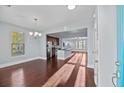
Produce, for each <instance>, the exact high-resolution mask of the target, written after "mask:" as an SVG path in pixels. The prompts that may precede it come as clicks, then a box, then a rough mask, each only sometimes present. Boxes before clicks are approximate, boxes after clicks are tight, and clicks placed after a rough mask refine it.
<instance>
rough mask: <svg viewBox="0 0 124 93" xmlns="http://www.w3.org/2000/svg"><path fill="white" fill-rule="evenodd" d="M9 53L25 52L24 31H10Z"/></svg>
mask: <svg viewBox="0 0 124 93" xmlns="http://www.w3.org/2000/svg"><path fill="white" fill-rule="evenodd" d="M11 37H12V41H11V42H12V43H11V55H12V56H19V55H24V54H25V44H24V33H23V32H12V33H11Z"/></svg>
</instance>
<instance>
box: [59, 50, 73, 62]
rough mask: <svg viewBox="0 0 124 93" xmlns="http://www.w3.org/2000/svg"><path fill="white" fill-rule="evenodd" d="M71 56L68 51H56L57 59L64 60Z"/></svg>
mask: <svg viewBox="0 0 124 93" xmlns="http://www.w3.org/2000/svg"><path fill="white" fill-rule="evenodd" d="M72 55H73V53H72V51H71V50H69V49H58V50H57V59H60V60H65V59H67V58H69V57H71V56H72Z"/></svg>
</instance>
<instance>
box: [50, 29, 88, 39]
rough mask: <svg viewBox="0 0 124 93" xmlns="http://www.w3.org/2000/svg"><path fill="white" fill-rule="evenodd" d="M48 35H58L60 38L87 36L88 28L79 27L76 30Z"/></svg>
mask: <svg viewBox="0 0 124 93" xmlns="http://www.w3.org/2000/svg"><path fill="white" fill-rule="evenodd" d="M48 35H49V36H52V37H58V38H75V37H87V28H83V29H77V30H74V31H67V32H59V33H53V34H48Z"/></svg>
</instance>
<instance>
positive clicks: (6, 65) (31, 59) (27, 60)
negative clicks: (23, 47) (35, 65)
mask: <svg viewBox="0 0 124 93" xmlns="http://www.w3.org/2000/svg"><path fill="white" fill-rule="evenodd" d="M37 59H43V58H42V57H35V58H30V59H26V60H21V61H16V62H8V63H5V64H1V65H0V68H4V67H8V66H12V65H17V64H21V63H26V62H30V61H33V60H37ZM43 60H44V59H43Z"/></svg>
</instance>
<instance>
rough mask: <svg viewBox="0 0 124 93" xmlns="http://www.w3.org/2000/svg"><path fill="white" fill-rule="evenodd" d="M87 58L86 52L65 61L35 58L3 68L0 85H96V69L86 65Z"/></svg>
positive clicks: (0, 74) (0, 70)
mask: <svg viewBox="0 0 124 93" xmlns="http://www.w3.org/2000/svg"><path fill="white" fill-rule="evenodd" d="M86 59H87V54H86V53H82V54H81V53H75V55H74V56H73V57H72V58H70V59H67V60H65V61H62V60H56V58H53V59H50V60H47V61H44V60H34V61H31V62H27V63H22V64H18V65H14V66H10V67H6V68H1V69H0V87H41V86H49V87H52V86H56V87H74V86H75V87H82V86H86V87H95V83H94V70H93V69H91V68H87V67H86V64H87V61H86ZM58 74H59V76H58ZM60 76H61V79H60ZM57 78H58V79H57ZM82 78H83V79H82ZM50 80H51V81H52V82H49V81H50Z"/></svg>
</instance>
